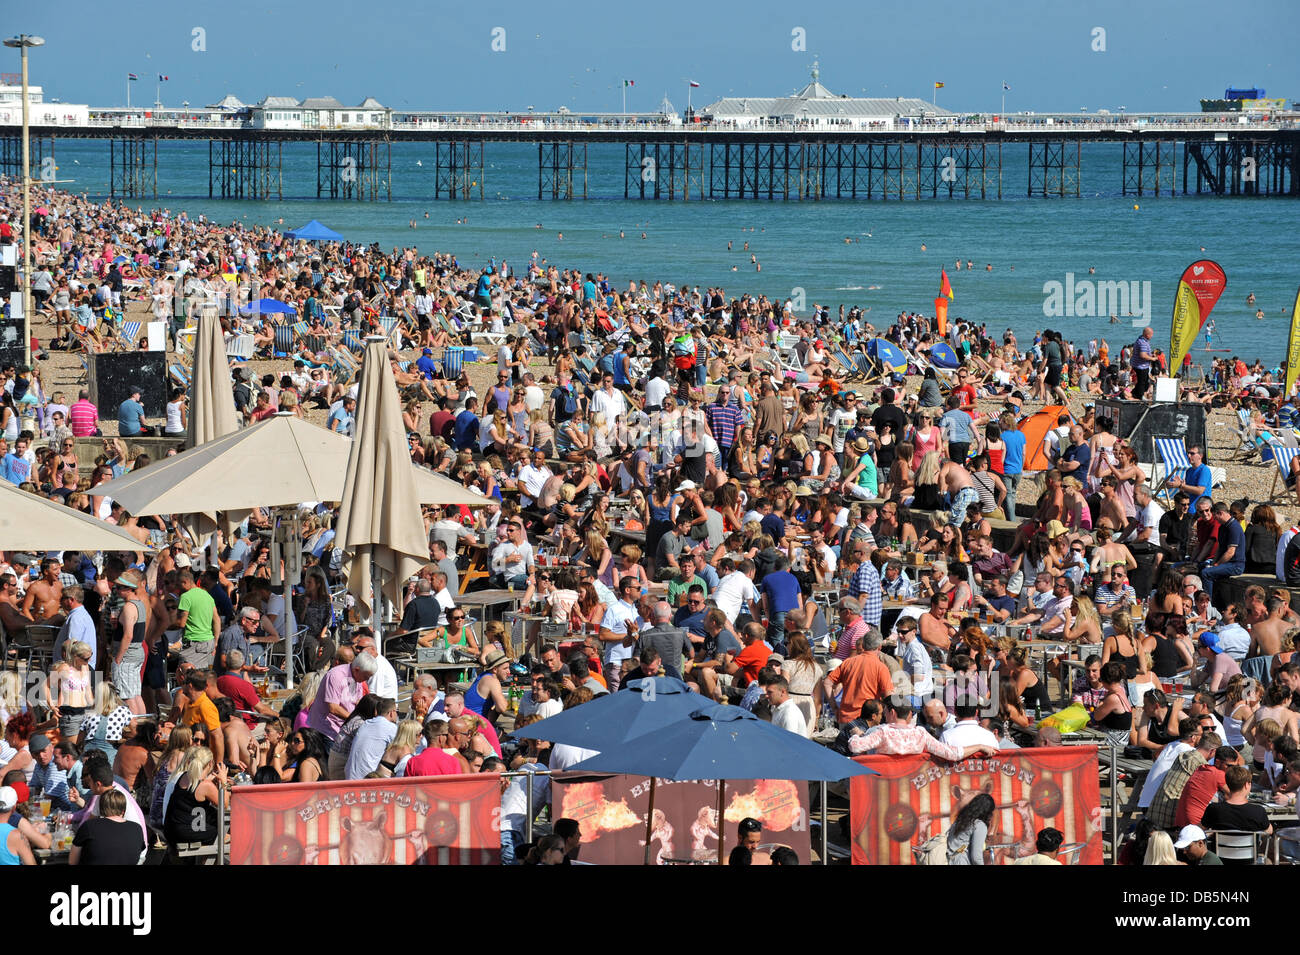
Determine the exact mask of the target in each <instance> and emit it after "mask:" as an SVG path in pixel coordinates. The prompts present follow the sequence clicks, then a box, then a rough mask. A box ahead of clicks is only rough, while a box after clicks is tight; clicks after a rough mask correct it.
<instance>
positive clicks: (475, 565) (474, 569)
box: [460, 541, 491, 595]
mask: <svg viewBox="0 0 1300 955" xmlns="http://www.w3.org/2000/svg"><path fill="white" fill-rule="evenodd" d="M462 543H463V544H464V547H465V555H466V556H467V557H468V558H469V566H468V567H467V568H466V569H465V570H462V571H461V572H460V592H461V594H462V595H463V594H464V593H465V588H466V587H468V586H469V582H470V581H471V580H478V579H479V578H480V577H490V576H491V574H490V573H489V572H488V554H489V553H490V551H489V549H488V546H487V544H484V543H482V542H481V541H472V542H471V541H463V542H462Z"/></svg>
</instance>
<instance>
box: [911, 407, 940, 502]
mask: <svg viewBox="0 0 1300 955" xmlns="http://www.w3.org/2000/svg"><path fill="white" fill-rule="evenodd" d="M920 417H921V424H920V425H919V426H918V427H917V428H916V429H915V430H914V431H913V432H912V467H913V468H921V469H924V465H925V458H926V455H928V454H934V456H935V459H936V460H938V457H939V443H940V442H941V441H942V440H943V432H942V431H941V430H940V429H938V428H936V427H935V426H934V419H935V418H936V417H938V416H937V415H936V414H935V409H933V408H922V409H921V415H920ZM935 474H936V475H937V474H938V466H937V465H936V466H935ZM916 483H917V484H923V483H924V480H923V479H922V478H917V482H916ZM918 506H919V505H918Z"/></svg>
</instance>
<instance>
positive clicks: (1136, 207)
mask: <svg viewBox="0 0 1300 955" xmlns="http://www.w3.org/2000/svg"><path fill="white" fill-rule="evenodd" d="M1140 208H1141V206H1139V205H1138V204H1137V203H1136V202H1135V203H1133V211H1134V212H1136V211H1137V210H1138V209H1140Z"/></svg>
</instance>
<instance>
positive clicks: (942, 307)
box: [934, 296, 948, 335]
mask: <svg viewBox="0 0 1300 955" xmlns="http://www.w3.org/2000/svg"><path fill="white" fill-rule="evenodd" d="M934 323H935V325H936V326H937V327H938V329H939V334H940V335H947V334H948V300H947V299H946V298H944V297H943V296H940V297H939V298H936V299H935V300H934Z"/></svg>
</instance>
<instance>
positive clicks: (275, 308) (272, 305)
mask: <svg viewBox="0 0 1300 955" xmlns="http://www.w3.org/2000/svg"><path fill="white" fill-rule="evenodd" d="M239 314H240V315H245V316H248V315H297V314H298V310H297V309H296V308H294V307H293V306H292V305H287V304H285V303H284V302H281V301H280V300H279V299H274V298H259V299H258V300H257V301H256V302H251V303H249V304H248V305H245V306H244V307H243V308H241V309H240V310H239Z"/></svg>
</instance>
